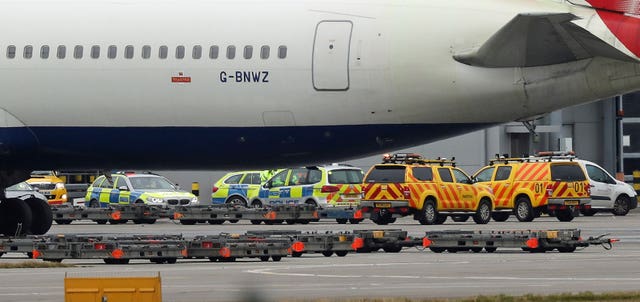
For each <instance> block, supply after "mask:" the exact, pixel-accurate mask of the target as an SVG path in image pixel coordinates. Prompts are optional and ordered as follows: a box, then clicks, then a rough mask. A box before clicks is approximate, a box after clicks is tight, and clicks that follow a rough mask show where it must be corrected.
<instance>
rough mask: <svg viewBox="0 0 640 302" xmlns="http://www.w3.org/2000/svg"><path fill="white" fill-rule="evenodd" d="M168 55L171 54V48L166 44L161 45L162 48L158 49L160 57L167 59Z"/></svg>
mask: <svg viewBox="0 0 640 302" xmlns="http://www.w3.org/2000/svg"><path fill="white" fill-rule="evenodd" d="M167 55H169V48H168V47H167V46H166V45H162V46H160V49H159V51H158V57H159V58H160V59H166V58H167Z"/></svg>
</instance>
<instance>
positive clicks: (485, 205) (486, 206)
mask: <svg viewBox="0 0 640 302" xmlns="http://www.w3.org/2000/svg"><path fill="white" fill-rule="evenodd" d="M473 221H474V222H475V223H476V224H487V223H489V221H491V202H490V201H488V200H486V199H483V200H480V205H478V210H477V211H476V213H475V214H474V215H473Z"/></svg>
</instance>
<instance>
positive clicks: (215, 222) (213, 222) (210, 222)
mask: <svg viewBox="0 0 640 302" xmlns="http://www.w3.org/2000/svg"><path fill="white" fill-rule="evenodd" d="M207 221H208V222H209V224H216V225H217V224H223V223H224V220H219V219H209V220H207Z"/></svg>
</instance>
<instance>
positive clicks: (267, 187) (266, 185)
mask: <svg viewBox="0 0 640 302" xmlns="http://www.w3.org/2000/svg"><path fill="white" fill-rule="evenodd" d="M262 187H263V188H265V189H270V188H271V183H269V182H265V183H264V185H262Z"/></svg>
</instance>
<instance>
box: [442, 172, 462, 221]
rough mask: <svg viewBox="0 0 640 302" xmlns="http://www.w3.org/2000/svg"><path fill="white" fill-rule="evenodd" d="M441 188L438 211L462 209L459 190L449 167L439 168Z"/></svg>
mask: <svg viewBox="0 0 640 302" xmlns="http://www.w3.org/2000/svg"><path fill="white" fill-rule="evenodd" d="M438 177H439V178H440V187H439V188H437V189H438V210H439V211H441V210H455V209H458V208H460V204H459V202H458V197H457V195H458V189H457V188H456V183H455V182H454V180H453V176H452V175H451V169H450V168H448V167H443V168H438Z"/></svg>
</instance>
